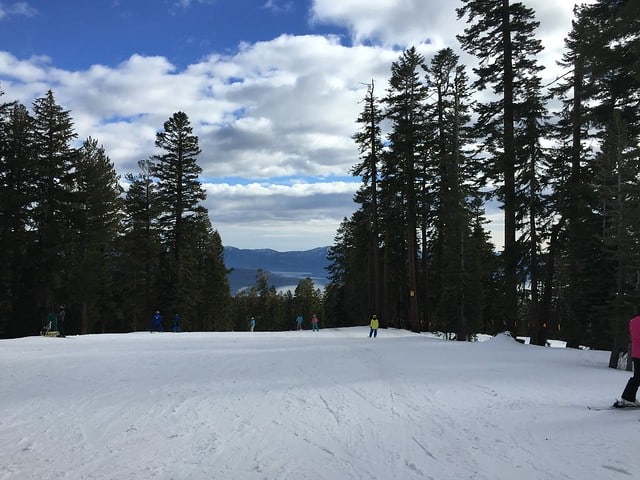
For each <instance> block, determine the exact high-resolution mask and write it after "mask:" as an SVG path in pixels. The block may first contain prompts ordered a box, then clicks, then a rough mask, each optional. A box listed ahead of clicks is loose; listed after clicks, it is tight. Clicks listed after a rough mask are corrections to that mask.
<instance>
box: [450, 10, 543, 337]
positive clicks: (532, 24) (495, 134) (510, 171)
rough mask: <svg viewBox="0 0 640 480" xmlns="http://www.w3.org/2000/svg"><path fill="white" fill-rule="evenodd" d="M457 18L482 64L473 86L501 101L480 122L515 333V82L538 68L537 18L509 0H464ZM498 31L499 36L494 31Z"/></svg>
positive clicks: (484, 110)
mask: <svg viewBox="0 0 640 480" xmlns="http://www.w3.org/2000/svg"><path fill="white" fill-rule="evenodd" d="M457 13H458V18H463V17H468V20H467V23H468V24H469V25H468V27H467V28H465V30H464V34H463V35H459V36H458V39H459V41H460V43H461V45H462V48H463V49H464V50H465V51H467V52H468V53H470V54H472V55H474V56H476V57H477V58H478V59H479V60H480V63H479V66H478V67H477V68H475V69H474V71H475V73H476V74H477V76H478V78H477V80H476V81H475V82H474V86H475V87H477V88H479V89H480V90H483V89H485V88H487V86H492V87H493V93H494V94H495V95H497V96H499V100H496V101H492V102H488V103H485V104H483V105H480V108H479V109H478V112H479V121H478V124H479V125H480V126H482V127H483V131H484V132H483V133H484V136H485V148H486V150H487V154H488V156H489V160H491V165H490V170H489V171H490V172H491V173H492V177H493V180H494V181H496V182H498V181H499V182H500V183H501V187H500V188H499V190H498V195H499V198H500V199H501V200H502V202H503V205H504V212H505V237H504V253H503V257H504V272H505V292H504V293H505V295H504V308H505V311H504V321H505V325H506V327H507V328H508V329H509V330H510V331H511V332H512V334H515V331H516V325H517V313H518V292H517V287H518V260H519V258H518V250H517V243H516V229H517V224H516V215H517V213H516V210H517V209H518V204H517V197H516V173H517V170H518V168H519V165H518V163H517V158H516V152H515V146H516V138H515V122H516V111H515V105H516V102H517V98H516V97H515V95H516V93H517V84H518V82H519V81H522V79H524V78H527V76H528V75H529V74H530V73H531V71H532V70H534V71H535V69H536V68H537V67H536V65H535V57H536V55H537V54H538V53H539V52H540V51H541V50H542V45H541V43H540V41H539V40H536V39H535V38H534V33H535V30H536V28H537V27H538V25H539V24H538V22H536V21H535V20H534V12H533V10H531V9H530V8H527V7H525V6H524V5H523V4H522V3H520V2H514V3H511V2H510V1H509V0H463V6H462V7H460V8H458V9H457ZM496 34H497V35H496Z"/></svg>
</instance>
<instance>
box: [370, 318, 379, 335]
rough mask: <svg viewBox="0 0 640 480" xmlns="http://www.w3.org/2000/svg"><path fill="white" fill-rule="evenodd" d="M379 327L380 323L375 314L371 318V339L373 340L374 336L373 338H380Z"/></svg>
mask: <svg viewBox="0 0 640 480" xmlns="http://www.w3.org/2000/svg"><path fill="white" fill-rule="evenodd" d="M379 326H380V322H378V317H376V315H375V314H374V315H373V316H372V317H371V321H370V322H369V327H371V330H370V331H369V338H371V336H372V335H373V338H376V337H377V336H378V327H379Z"/></svg>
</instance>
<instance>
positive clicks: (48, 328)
mask: <svg viewBox="0 0 640 480" xmlns="http://www.w3.org/2000/svg"><path fill="white" fill-rule="evenodd" d="M57 323H58V317H56V314H55V313H53V312H49V315H47V322H46V323H45V325H44V327H42V330H41V331H40V335H48V334H49V332H57V331H58V325H57Z"/></svg>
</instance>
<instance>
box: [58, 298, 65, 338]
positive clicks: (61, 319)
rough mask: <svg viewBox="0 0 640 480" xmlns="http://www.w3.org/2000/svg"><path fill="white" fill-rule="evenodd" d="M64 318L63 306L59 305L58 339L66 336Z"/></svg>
mask: <svg viewBox="0 0 640 480" xmlns="http://www.w3.org/2000/svg"><path fill="white" fill-rule="evenodd" d="M64 317H65V312H64V305H60V310H58V318H57V320H58V332H59V333H58V336H59V337H65V336H66V335H65V334H64Z"/></svg>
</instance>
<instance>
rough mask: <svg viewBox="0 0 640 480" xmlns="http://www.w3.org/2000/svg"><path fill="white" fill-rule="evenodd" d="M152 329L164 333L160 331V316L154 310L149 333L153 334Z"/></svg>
mask: <svg viewBox="0 0 640 480" xmlns="http://www.w3.org/2000/svg"><path fill="white" fill-rule="evenodd" d="M154 329H155V330H158V331H159V332H163V331H164V330H163V329H162V315H160V310H156V311H155V313H154V314H153V316H152V317H151V333H153V330H154Z"/></svg>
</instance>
